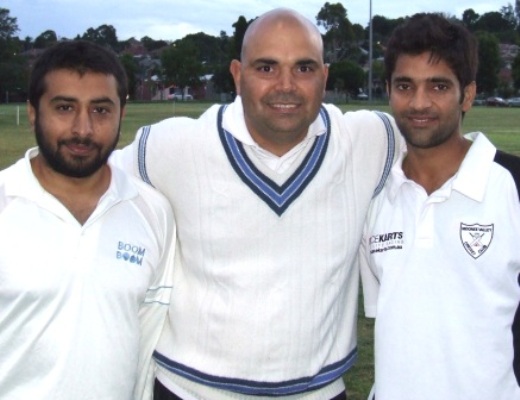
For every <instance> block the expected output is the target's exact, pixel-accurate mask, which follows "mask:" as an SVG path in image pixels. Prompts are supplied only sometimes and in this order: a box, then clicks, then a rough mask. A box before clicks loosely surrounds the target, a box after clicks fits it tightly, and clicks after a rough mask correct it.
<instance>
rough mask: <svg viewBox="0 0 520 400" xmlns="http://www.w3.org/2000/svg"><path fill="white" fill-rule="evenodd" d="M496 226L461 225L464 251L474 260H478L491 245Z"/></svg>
mask: <svg viewBox="0 0 520 400" xmlns="http://www.w3.org/2000/svg"><path fill="white" fill-rule="evenodd" d="M494 229H495V225H494V224H491V225H479V224H473V225H469V224H464V223H461V224H460V240H461V242H462V246H463V247H464V250H466V252H467V253H468V254H469V255H470V256H471V257H473V258H475V259H477V258H479V257H480V256H481V255H482V254H484V253H485V252H486V250H487V249H488V248H489V246H490V245H491V241H492V240H493V233H494Z"/></svg>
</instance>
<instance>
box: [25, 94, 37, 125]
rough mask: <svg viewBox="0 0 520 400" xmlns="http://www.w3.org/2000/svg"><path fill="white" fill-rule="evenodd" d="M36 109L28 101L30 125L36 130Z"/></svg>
mask: <svg viewBox="0 0 520 400" xmlns="http://www.w3.org/2000/svg"><path fill="white" fill-rule="evenodd" d="M36 114H37V112H36V109H35V108H34V107H33V106H32V104H31V103H30V102H29V101H27V117H28V118H29V123H30V124H31V127H32V128H33V129H34V124H35V123H36Z"/></svg>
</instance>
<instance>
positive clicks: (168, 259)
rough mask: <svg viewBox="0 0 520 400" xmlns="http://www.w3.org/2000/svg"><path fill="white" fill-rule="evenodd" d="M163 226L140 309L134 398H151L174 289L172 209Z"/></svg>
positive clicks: (173, 225) (145, 399) (174, 234)
mask: <svg viewBox="0 0 520 400" xmlns="http://www.w3.org/2000/svg"><path fill="white" fill-rule="evenodd" d="M165 228H166V232H167V233H166V235H165V237H164V242H163V248H164V249H165V250H164V252H163V255H162V257H161V261H160V264H159V266H158V268H157V270H156V271H157V272H156V275H155V278H154V281H153V283H152V284H151V285H150V287H149V288H148V290H147V292H146V297H145V300H144V302H143V304H142V305H141V307H140V309H139V322H140V329H141V339H140V345H139V347H140V348H139V364H138V375H137V382H136V385H135V388H134V400H151V399H152V398H153V386H154V379H155V369H156V365H155V361H154V360H153V352H154V350H155V348H156V346H157V342H158V341H159V337H160V335H161V332H162V329H163V327H164V324H165V323H166V321H167V318H168V310H169V305H170V297H171V293H172V290H173V274H174V272H173V268H174V256H175V238H176V228H175V223H174V221H173V214H172V213H168V214H167V218H166V221H165Z"/></svg>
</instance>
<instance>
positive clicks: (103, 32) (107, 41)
mask: <svg viewBox="0 0 520 400" xmlns="http://www.w3.org/2000/svg"><path fill="white" fill-rule="evenodd" d="M81 39H83V40H88V41H91V42H94V43H97V44H99V45H101V46H108V47H110V48H111V49H112V50H114V51H116V52H118V51H119V50H120V45H119V41H118V40H117V34H116V29H115V28H114V27H113V26H112V25H106V24H104V25H100V26H98V27H97V28H96V29H94V28H88V29H87V31H86V32H85V33H84V34H83V35H82V36H81Z"/></svg>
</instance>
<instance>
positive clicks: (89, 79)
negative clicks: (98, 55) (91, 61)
mask: <svg viewBox="0 0 520 400" xmlns="http://www.w3.org/2000/svg"><path fill="white" fill-rule="evenodd" d="M44 81H45V91H44V94H43V95H44V96H49V97H55V96H69V97H74V98H78V99H88V98H100V97H108V98H110V99H117V98H118V92H117V81H116V79H115V77H114V76H113V75H107V74H103V73H98V72H90V71H87V72H85V73H83V74H80V73H79V72H77V71H74V70H68V69H57V70H54V71H50V72H49V73H47V74H46V75H45V77H44Z"/></svg>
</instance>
